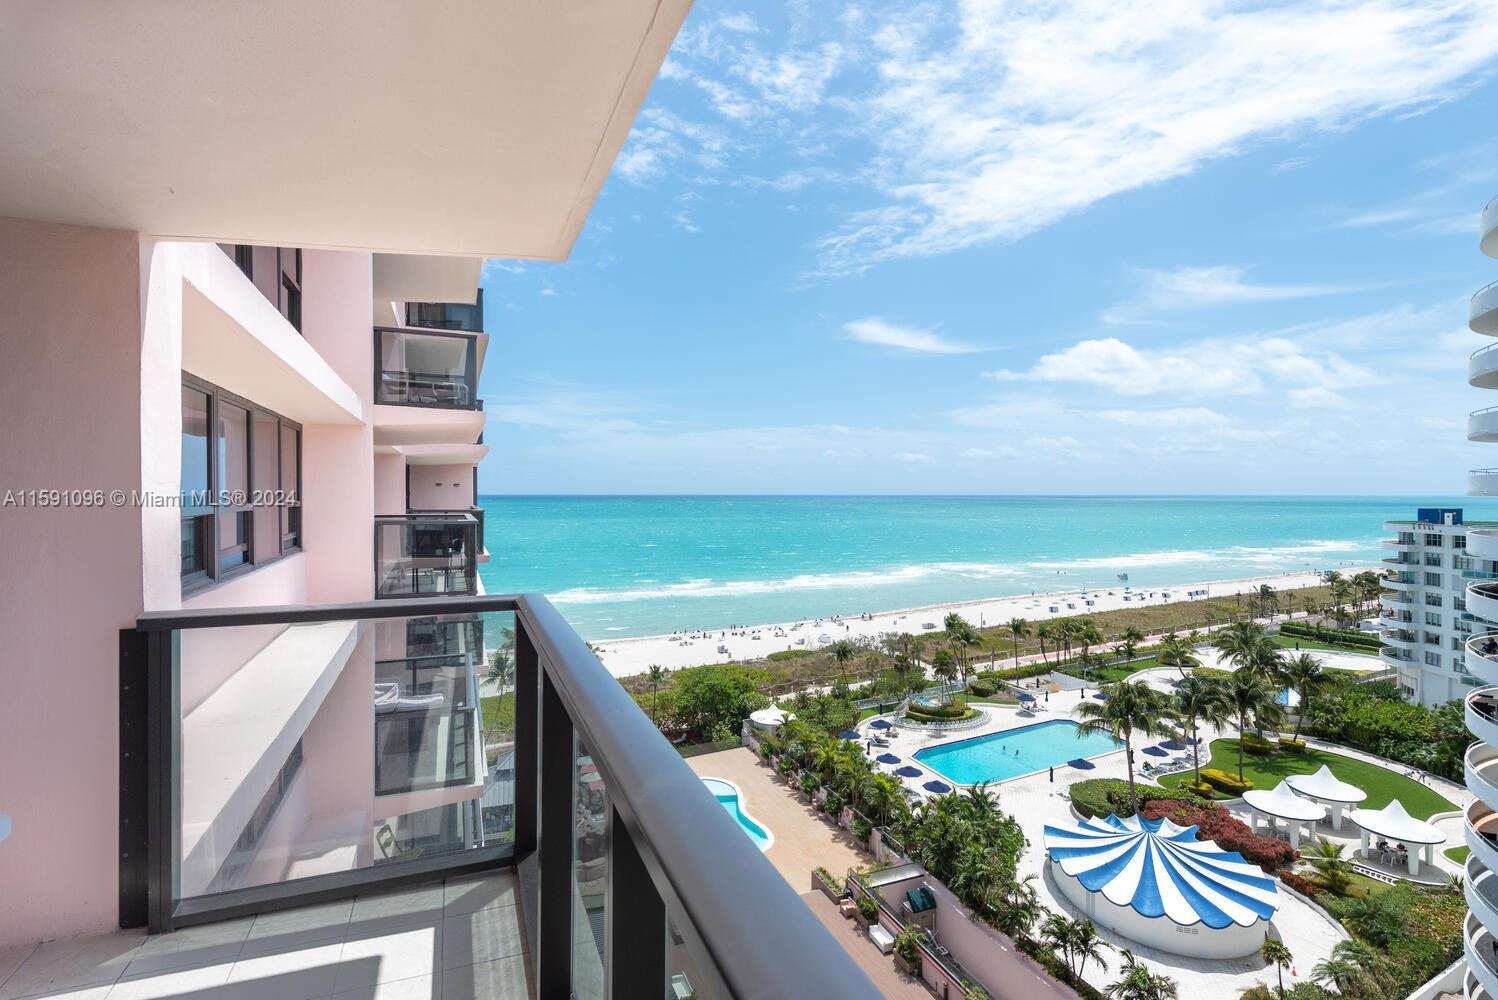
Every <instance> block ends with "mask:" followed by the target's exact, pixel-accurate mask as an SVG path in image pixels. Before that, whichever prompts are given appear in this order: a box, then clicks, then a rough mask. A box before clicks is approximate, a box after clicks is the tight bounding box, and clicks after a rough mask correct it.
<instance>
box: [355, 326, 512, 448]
mask: <svg viewBox="0 0 1498 1000" xmlns="http://www.w3.org/2000/svg"><path fill="white" fill-rule="evenodd" d="M488 342H489V337H488V335H487V334H484V333H467V332H452V331H447V330H428V329H417V328H413V327H375V329H374V351H375V364H374V402H375V407H374V418H375V419H374V425H375V444H376V446H381V445H393V446H406V445H420V446H431V445H464V446H469V447H472V446H473V445H474V443H475V442H476V441H477V440H478V437H479V435H480V434H481V433H483V430H484V404H483V401H482V400H481V399H479V395H478V385H479V373H480V372H481V371H482V370H483V367H484V354H485V349H486V347H487V345H488Z"/></svg>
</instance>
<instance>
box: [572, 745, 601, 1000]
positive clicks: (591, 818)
mask: <svg viewBox="0 0 1498 1000" xmlns="http://www.w3.org/2000/svg"><path fill="white" fill-rule="evenodd" d="M576 751H577V753H576V758H577V770H576V772H575V775H574V780H573V788H572V790H573V795H572V801H573V840H572V842H573V850H572V859H573V864H572V884H573V893H572V906H573V912H572V928H573V930H572V933H573V942H572V994H573V996H574V997H577V998H578V1000H592V998H598V1000H602V998H603V996H604V984H603V942H604V932H603V920H604V900H605V899H606V898H607V897H606V892H605V890H606V889H607V887H608V811H609V802H608V792H607V789H605V788H604V786H603V776H602V775H601V774H599V773H598V767H597V765H595V764H594V763H593V757H592V755H591V754H590V753H589V752H588V748H587V747H586V746H585V745H584V744H583V742H582V741H581V740H577V741H576Z"/></svg>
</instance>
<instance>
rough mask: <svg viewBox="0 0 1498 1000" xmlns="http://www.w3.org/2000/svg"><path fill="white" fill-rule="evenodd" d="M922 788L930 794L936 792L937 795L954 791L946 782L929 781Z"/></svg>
mask: <svg viewBox="0 0 1498 1000" xmlns="http://www.w3.org/2000/svg"><path fill="white" fill-rule="evenodd" d="M921 787H922V788H924V789H925V790H926V791H928V792H935V793H936V794H937V795H945V794H947V793H948V792H950V791H951V790H952V786H951V785H949V784H947V783H946V782H945V781H928V782H926V783H925V784H924V785H922V786H921Z"/></svg>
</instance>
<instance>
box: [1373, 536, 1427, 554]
mask: <svg viewBox="0 0 1498 1000" xmlns="http://www.w3.org/2000/svg"><path fill="white" fill-rule="evenodd" d="M1379 544H1381V545H1382V546H1383V547H1384V548H1386V549H1393V550H1395V551H1396V552H1413V551H1415V548H1416V547H1417V546H1418V545H1419V543H1418V542H1416V541H1415V539H1414V538H1413V537H1409V538H1385V539H1384V540H1383V541H1382V542H1380V543H1379Z"/></svg>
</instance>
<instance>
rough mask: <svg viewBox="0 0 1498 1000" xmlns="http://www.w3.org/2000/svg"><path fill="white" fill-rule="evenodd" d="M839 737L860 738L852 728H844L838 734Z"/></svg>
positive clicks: (845, 738)
mask: <svg viewBox="0 0 1498 1000" xmlns="http://www.w3.org/2000/svg"><path fill="white" fill-rule="evenodd" d="M837 738H838V739H840V740H856V739H858V734H857V733H855V732H854V731H853V730H851V729H844V730H843V731H842V732H840V733H838V734H837Z"/></svg>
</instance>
